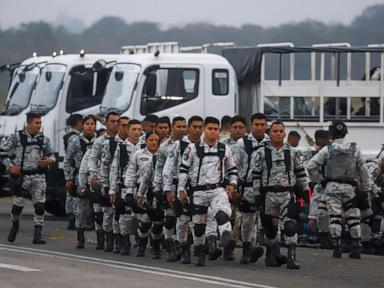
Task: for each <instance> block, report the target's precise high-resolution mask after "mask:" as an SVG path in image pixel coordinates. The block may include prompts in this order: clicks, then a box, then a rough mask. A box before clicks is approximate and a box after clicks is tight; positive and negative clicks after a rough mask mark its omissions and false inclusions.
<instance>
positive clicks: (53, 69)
mask: <svg viewBox="0 0 384 288" xmlns="http://www.w3.org/2000/svg"><path fill="white" fill-rule="evenodd" d="M66 69H67V68H66V66H65V65H63V64H47V66H45V67H44V68H43V70H42V73H41V77H40V80H39V82H38V83H37V86H36V92H35V94H34V95H33V97H32V99H31V110H33V111H39V112H42V113H47V112H48V111H49V110H51V109H52V108H53V107H54V106H55V104H56V101H57V97H58V96H59V92H60V89H61V87H62V82H63V78H64V74H65V71H66Z"/></svg>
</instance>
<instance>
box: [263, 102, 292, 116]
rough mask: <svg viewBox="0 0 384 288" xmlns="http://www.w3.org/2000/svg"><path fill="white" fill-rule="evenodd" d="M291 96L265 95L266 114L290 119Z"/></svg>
mask: <svg viewBox="0 0 384 288" xmlns="http://www.w3.org/2000/svg"><path fill="white" fill-rule="evenodd" d="M290 106H291V105H290V97H276V96H271V97H265V98H264V114H265V115H267V116H270V117H271V118H280V119H289V117H290Z"/></svg>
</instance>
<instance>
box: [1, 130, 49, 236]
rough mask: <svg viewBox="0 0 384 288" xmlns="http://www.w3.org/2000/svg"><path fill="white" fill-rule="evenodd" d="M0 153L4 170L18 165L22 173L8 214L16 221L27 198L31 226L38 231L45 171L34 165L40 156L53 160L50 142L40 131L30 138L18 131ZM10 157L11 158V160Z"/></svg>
mask: <svg viewBox="0 0 384 288" xmlns="http://www.w3.org/2000/svg"><path fill="white" fill-rule="evenodd" d="M22 142H23V143H24V144H25V148H23V144H22ZM24 149H25V151H24ZM0 151H2V153H3V155H5V157H4V159H3V160H4V161H3V163H4V165H5V167H6V168H7V169H9V168H10V167H12V166H16V165H17V166H22V167H21V170H22V174H21V176H20V177H21V178H19V179H21V183H20V186H18V187H19V189H17V190H15V191H14V192H15V196H14V197H13V205H12V212H11V220H12V222H13V223H15V222H17V223H18V222H19V219H20V215H21V212H22V210H23V207H24V203H25V198H26V197H28V196H29V195H30V196H32V202H33V205H34V207H35V213H34V216H33V224H34V225H35V229H36V227H39V228H38V229H40V231H41V227H42V226H43V224H44V211H45V200H46V188H47V184H46V169H42V168H39V166H38V162H39V161H40V160H41V159H42V158H43V157H49V158H50V159H52V160H53V161H55V156H54V153H53V148H52V145H51V141H50V140H49V139H48V138H47V137H46V136H44V135H43V134H42V133H41V132H39V133H37V134H36V135H30V134H29V133H28V132H27V130H22V131H19V132H17V133H15V134H12V135H11V136H10V137H8V139H7V140H6V141H4V142H3V143H1V146H0ZM23 151H24V157H23ZM13 156H14V158H13V159H12V160H11V158H12V157H13ZM15 235H16V234H15ZM13 241H14V239H13ZM13 241H11V242H13Z"/></svg>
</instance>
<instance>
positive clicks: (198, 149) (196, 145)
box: [195, 141, 204, 185]
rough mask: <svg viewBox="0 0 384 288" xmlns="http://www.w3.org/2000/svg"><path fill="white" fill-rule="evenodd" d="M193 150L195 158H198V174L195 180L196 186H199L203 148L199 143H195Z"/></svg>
mask: <svg viewBox="0 0 384 288" xmlns="http://www.w3.org/2000/svg"><path fill="white" fill-rule="evenodd" d="M195 148H196V154H197V157H199V172H198V173H197V180H196V183H197V185H199V180H200V170H201V165H202V164H203V158H204V146H202V147H201V146H200V141H197V142H196V143H195Z"/></svg>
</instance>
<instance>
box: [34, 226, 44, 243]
mask: <svg viewBox="0 0 384 288" xmlns="http://www.w3.org/2000/svg"><path fill="white" fill-rule="evenodd" d="M42 229H43V226H41V225H35V231H34V233H33V242H32V243H33V244H46V243H47V242H46V241H45V240H44V238H43V235H42V233H41V230H42Z"/></svg>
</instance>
